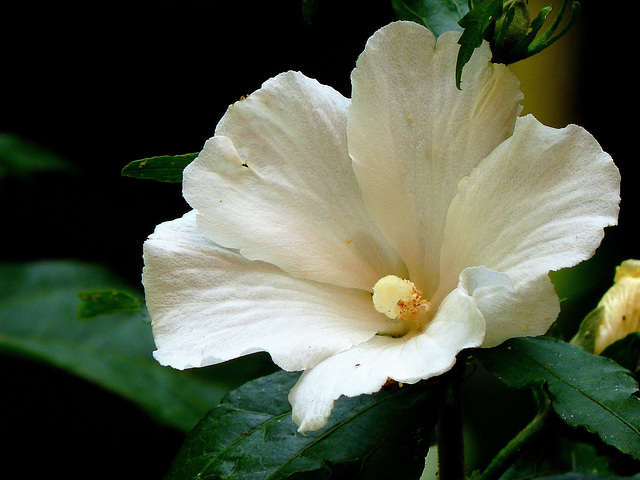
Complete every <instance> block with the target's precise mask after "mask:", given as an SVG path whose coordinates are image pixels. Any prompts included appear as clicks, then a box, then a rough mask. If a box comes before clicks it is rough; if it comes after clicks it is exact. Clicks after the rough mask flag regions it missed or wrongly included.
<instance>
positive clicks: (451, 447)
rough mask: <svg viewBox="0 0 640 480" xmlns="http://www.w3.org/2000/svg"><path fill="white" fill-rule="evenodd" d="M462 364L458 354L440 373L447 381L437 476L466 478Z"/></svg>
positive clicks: (463, 359) (438, 432)
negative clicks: (444, 370)
mask: <svg viewBox="0 0 640 480" xmlns="http://www.w3.org/2000/svg"><path fill="white" fill-rule="evenodd" d="M465 366H466V357H464V356H462V355H461V356H460V357H459V358H458V361H457V363H456V365H455V366H454V367H453V369H451V371H449V372H448V373H447V374H445V375H444V376H443V379H444V380H445V382H446V385H445V391H444V398H443V402H442V404H441V406H440V416H439V419H438V425H437V427H436V435H437V441H438V470H439V478H440V480H464V479H465V462H464V438H463V434H462V414H461V409H460V383H461V380H462V374H463V373H464V369H465Z"/></svg>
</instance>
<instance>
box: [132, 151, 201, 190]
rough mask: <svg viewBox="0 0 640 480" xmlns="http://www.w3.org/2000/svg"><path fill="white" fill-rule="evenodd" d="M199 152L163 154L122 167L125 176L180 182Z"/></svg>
mask: <svg viewBox="0 0 640 480" xmlns="http://www.w3.org/2000/svg"><path fill="white" fill-rule="evenodd" d="M198 155H199V154H198V153H186V154H184V155H161V156H158V157H150V158H143V159H142V160H136V161H134V162H131V163H129V164H128V165H127V166H125V167H124V168H123V169H122V175H123V176H125V177H132V178H139V179H145V180H147V179H148V180H156V181H158V182H167V183H180V182H182V172H183V171H184V169H185V167H186V166H187V165H189V164H190V163H191V162H192V161H193V160H194V159H195V158H196V157H197V156H198Z"/></svg>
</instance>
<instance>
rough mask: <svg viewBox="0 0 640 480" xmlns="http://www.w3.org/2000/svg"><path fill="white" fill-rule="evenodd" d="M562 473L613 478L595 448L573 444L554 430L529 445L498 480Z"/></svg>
mask: <svg viewBox="0 0 640 480" xmlns="http://www.w3.org/2000/svg"><path fill="white" fill-rule="evenodd" d="M561 472H572V473H575V474H580V475H586V474H591V475H594V476H595V475H602V476H603V477H604V476H606V477H612V476H614V475H615V473H616V472H615V470H614V469H613V468H612V466H611V459H610V458H608V457H606V456H603V455H600V454H599V451H598V448H596V447H595V446H594V445H591V444H589V443H584V442H580V441H575V440H572V439H570V438H567V436H565V435H563V434H562V431H558V430H557V429H554V430H553V431H551V432H550V435H547V436H545V438H544V439H543V440H542V441H539V442H537V443H536V444H534V445H530V446H529V448H527V449H526V451H524V452H523V453H522V455H521V456H520V457H519V458H518V459H517V460H516V461H515V462H514V463H513V465H511V466H510V467H509V468H508V469H507V470H506V471H505V473H504V474H503V475H502V476H501V477H500V480H522V479H525V478H529V479H533V478H544V477H546V476H547V475H552V474H561ZM582 478H583V477H580V479H582Z"/></svg>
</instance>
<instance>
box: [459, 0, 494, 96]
mask: <svg viewBox="0 0 640 480" xmlns="http://www.w3.org/2000/svg"><path fill="white" fill-rule="evenodd" d="M501 15H502V0H479V1H476V2H474V3H473V8H472V9H471V10H469V12H468V13H467V14H466V15H465V16H464V17H462V18H461V19H460V22H459V23H460V26H461V27H462V28H464V32H463V33H462V35H461V36H460V39H459V40H458V43H459V44H460V51H459V52H458V59H457V62H456V85H457V87H458V88H460V85H461V81H462V69H463V68H464V66H465V65H466V64H467V62H468V61H469V59H471V55H473V52H474V50H475V49H476V48H478V47H479V46H480V45H482V41H483V40H485V39H486V38H487V37H488V36H489V31H490V28H489V27H491V26H493V25H494V24H495V22H496V21H497V20H498V19H499V18H500V16H501Z"/></svg>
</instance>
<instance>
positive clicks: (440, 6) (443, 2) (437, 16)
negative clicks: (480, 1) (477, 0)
mask: <svg viewBox="0 0 640 480" xmlns="http://www.w3.org/2000/svg"><path fill="white" fill-rule="evenodd" d="M391 3H392V6H393V10H394V12H395V14H396V18H397V19H398V20H411V21H413V22H416V23H419V24H421V25H424V26H425V27H427V28H428V29H429V30H431V31H432V32H433V34H434V35H435V36H436V37H438V36H440V35H441V34H442V33H444V32H447V31H450V30H457V31H461V30H462V27H460V25H458V21H459V20H460V19H461V18H462V17H463V16H464V15H465V14H466V13H467V12H468V11H469V6H468V4H467V0H392V2H391Z"/></svg>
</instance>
